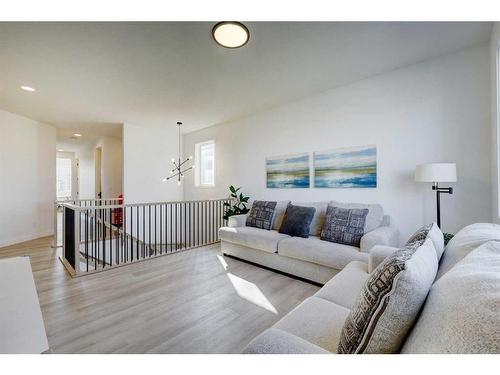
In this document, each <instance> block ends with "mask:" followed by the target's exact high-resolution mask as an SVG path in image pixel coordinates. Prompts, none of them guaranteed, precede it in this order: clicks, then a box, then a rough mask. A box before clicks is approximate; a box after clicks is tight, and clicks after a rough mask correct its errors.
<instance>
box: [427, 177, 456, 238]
mask: <svg viewBox="0 0 500 375" xmlns="http://www.w3.org/2000/svg"><path fill="white" fill-rule="evenodd" d="M432 190H435V191H436V209H437V225H438V227H439V229H441V207H440V206H441V194H442V193H445V194H453V188H452V187H447V188H444V187H439V183H438V182H434V184H433V185H432Z"/></svg>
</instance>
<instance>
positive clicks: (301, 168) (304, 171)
mask: <svg viewBox="0 0 500 375" xmlns="http://www.w3.org/2000/svg"><path fill="white" fill-rule="evenodd" d="M266 173H267V187H268V188H308V187H309V154H308V153H305V154H295V155H287V156H276V157H270V158H267V159H266Z"/></svg>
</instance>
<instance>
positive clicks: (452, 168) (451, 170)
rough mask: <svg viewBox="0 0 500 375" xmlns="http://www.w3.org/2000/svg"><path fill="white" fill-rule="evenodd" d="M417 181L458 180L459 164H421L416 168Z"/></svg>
mask: <svg viewBox="0 0 500 375" xmlns="http://www.w3.org/2000/svg"><path fill="white" fill-rule="evenodd" d="M415 181H417V182H456V181H457V165H456V164H455V163H428V164H419V165H417V168H416V169H415Z"/></svg>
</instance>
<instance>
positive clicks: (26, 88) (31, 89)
mask: <svg viewBox="0 0 500 375" xmlns="http://www.w3.org/2000/svg"><path fill="white" fill-rule="evenodd" d="M21 90H24V91H29V92H33V91H36V89H35V88H33V87H30V86H21Z"/></svg>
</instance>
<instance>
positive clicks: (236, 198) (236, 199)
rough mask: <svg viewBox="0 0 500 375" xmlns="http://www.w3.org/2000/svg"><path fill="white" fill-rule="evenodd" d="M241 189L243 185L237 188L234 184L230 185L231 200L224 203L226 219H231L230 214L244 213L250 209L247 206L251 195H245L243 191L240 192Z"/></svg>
mask: <svg viewBox="0 0 500 375" xmlns="http://www.w3.org/2000/svg"><path fill="white" fill-rule="evenodd" d="M240 189H241V187H239V188H237V189H236V188H235V187H234V186H233V185H231V186H229V193H230V195H229V197H230V199H231V202H225V203H224V206H225V208H226V210H225V212H224V216H223V218H224V220H227V219H229V217H230V216H234V215H244V214H246V213H247V212H248V211H250V210H249V209H248V208H247V206H246V203H248V200H249V199H250V197H246V196H244V195H243V194H242V193H241V192H240V193H238V192H239V191H240Z"/></svg>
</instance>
